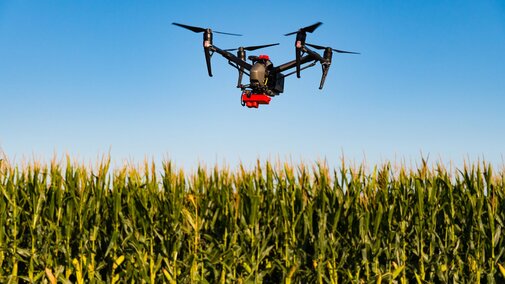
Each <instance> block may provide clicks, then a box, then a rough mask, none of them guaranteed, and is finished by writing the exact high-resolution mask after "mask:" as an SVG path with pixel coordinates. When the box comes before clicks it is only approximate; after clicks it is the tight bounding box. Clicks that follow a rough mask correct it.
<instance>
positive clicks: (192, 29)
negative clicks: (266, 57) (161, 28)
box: [172, 23, 242, 36]
mask: <svg viewBox="0 0 505 284" xmlns="http://www.w3.org/2000/svg"><path fill="white" fill-rule="evenodd" d="M172 25H176V26H178V27H181V28H184V29H187V30H190V31H192V32H195V33H203V32H205V31H206V30H207V29H204V28H200V27H193V26H188V25H184V24H179V23H172ZM213 32H214V33H217V34H223V35H232V36H242V35H240V34H232V33H225V32H220V31H213Z"/></svg>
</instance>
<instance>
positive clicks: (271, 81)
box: [173, 22, 358, 108]
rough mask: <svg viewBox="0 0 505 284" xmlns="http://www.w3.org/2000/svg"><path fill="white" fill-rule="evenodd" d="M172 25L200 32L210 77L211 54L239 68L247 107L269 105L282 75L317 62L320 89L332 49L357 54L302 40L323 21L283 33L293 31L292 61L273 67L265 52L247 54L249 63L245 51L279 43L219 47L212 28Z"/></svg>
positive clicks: (279, 90)
mask: <svg viewBox="0 0 505 284" xmlns="http://www.w3.org/2000/svg"><path fill="white" fill-rule="evenodd" d="M173 24H174V25H176V26H179V27H182V28H185V29H188V30H190V31H193V32H196V33H200V32H203V49H204V53H205V61H206V63H207V72H208V73H209V76H211V77H212V67H211V57H212V55H213V54H214V53H218V54H220V55H221V56H223V57H224V58H226V59H228V63H229V64H230V65H231V66H233V67H234V68H236V69H237V70H238V72H239V74H238V82H237V88H240V89H241V90H242V97H241V102H242V105H243V106H247V107H249V108H258V106H259V105H260V104H269V103H270V100H271V97H274V96H277V95H279V94H281V93H282V92H284V78H285V77H287V76H289V75H292V74H295V73H296V76H297V77H298V78H300V72H301V70H304V69H306V68H309V67H312V66H314V65H316V64H317V62H319V63H320V64H321V67H322V76H321V82H320V85H319V89H322V88H323V85H324V81H325V79H326V75H327V74H328V70H329V68H330V65H331V59H332V53H333V51H335V52H338V53H352V54H358V53H356V52H350V51H343V50H338V49H333V48H331V47H322V46H319V45H314V44H309V43H305V39H306V37H307V32H309V33H312V32H313V31H314V30H315V29H316V28H317V27H319V26H320V25H321V24H322V23H321V22H318V23H315V24H313V25H310V26H308V27H304V28H301V29H299V30H298V31H296V32H292V33H288V34H285V35H286V36H289V35H293V34H296V41H295V60H292V61H289V62H287V63H284V64H281V65H279V66H274V65H273V63H272V61H270V58H269V56H268V55H260V56H249V57H248V59H249V60H250V61H251V63H248V62H247V61H246V51H253V50H256V49H260V48H264V47H269V46H274V45H278V43H275V44H267V45H258V46H248V47H239V48H235V49H225V50H222V49H220V48H218V47H217V46H215V45H214V44H213V31H212V30H211V29H209V28H207V29H205V28H200V27H193V26H188V25H183V24H178V23H173ZM214 33H219V34H226V35H234V36H240V35H239V34H231V33H224V32H218V31H214ZM307 46H310V47H313V48H315V49H321V50H324V53H323V56H321V55H320V54H319V53H317V52H315V51H313V50H311V49H309V48H308V47H307ZM234 50H237V55H236V56H235V55H234V54H232V53H230V51H234ZM305 64H306V65H305ZM293 68H295V69H296V70H295V71H292V72H290V73H288V74H283V72H286V71H289V70H290V69H293ZM244 74H246V75H248V76H249V84H247V85H243V84H242V77H243V75H244Z"/></svg>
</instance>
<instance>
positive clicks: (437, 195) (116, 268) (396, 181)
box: [0, 159, 505, 283]
mask: <svg viewBox="0 0 505 284" xmlns="http://www.w3.org/2000/svg"><path fill="white" fill-rule="evenodd" d="M109 164H110V161H109V160H107V159H106V160H104V161H102V162H101V164H100V165H99V166H98V169H96V170H91V169H88V168H86V167H84V166H82V165H78V164H75V163H72V162H71V161H70V160H69V159H67V162H66V164H65V165H61V164H58V163H56V162H52V163H50V165H40V164H39V163H36V162H33V163H30V164H29V165H27V166H25V167H23V168H19V166H11V165H9V164H8V163H7V162H6V160H5V159H4V160H0V192H1V194H0V282H2V283H6V282H7V283H9V282H10V283H18V282H31V283H33V282H37V283H40V282H43V283H57V282H58V283H102V282H107V283H116V282H121V283H123V282H132V283H143V282H145V283H339V282H340V283H407V282H413V283H432V282H443V283H447V282H452V283H461V282H469V283H479V282H480V281H482V282H484V283H494V282H502V281H504V280H505V269H504V268H503V267H504V266H503V265H505V256H504V255H503V253H504V250H505V243H504V238H503V237H502V228H503V226H504V224H503V221H504V220H505V200H504V199H505V187H504V184H505V174H504V172H499V173H493V170H492V167H491V166H490V165H487V164H485V163H483V164H476V165H472V166H467V167H464V168H463V169H460V170H456V171H447V170H446V169H445V168H444V167H443V166H441V165H434V166H433V167H431V168H430V167H429V166H428V165H427V163H426V162H425V161H424V160H423V161H422V163H421V165H420V166H419V168H418V169H407V168H405V167H399V168H393V167H392V166H391V165H390V164H385V165H383V166H381V167H376V168H375V169H374V170H372V171H371V172H370V173H367V172H366V171H365V169H364V168H363V167H357V168H356V167H349V166H346V165H345V164H342V166H341V168H340V169H338V170H334V171H331V170H330V169H329V168H328V166H327V165H326V164H324V163H317V164H315V165H314V166H313V167H308V166H305V165H303V164H302V165H297V166H292V165H289V164H284V165H280V164H277V165H272V164H271V163H269V162H266V163H264V164H261V163H260V162H259V161H258V164H257V165H256V167H254V168H253V169H251V170H246V169H245V168H244V167H242V166H240V167H239V168H238V169H237V170H236V171H234V172H232V171H230V170H229V169H226V168H223V169H219V168H214V169H212V170H209V169H205V168H199V169H197V170H196V171H195V172H194V173H189V174H187V173H184V172H183V171H182V170H179V169H176V168H175V167H174V166H173V164H172V163H171V162H166V163H164V164H163V165H162V168H161V170H160V169H156V167H155V165H154V164H148V163H145V164H144V165H142V166H136V167H123V168H121V169H118V170H111V169H109Z"/></svg>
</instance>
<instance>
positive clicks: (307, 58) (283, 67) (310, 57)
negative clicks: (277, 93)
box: [273, 53, 318, 73]
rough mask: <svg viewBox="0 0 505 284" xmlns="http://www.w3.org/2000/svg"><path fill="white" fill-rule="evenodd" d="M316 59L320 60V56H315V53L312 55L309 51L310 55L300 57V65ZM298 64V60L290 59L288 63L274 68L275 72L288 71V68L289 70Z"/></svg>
mask: <svg viewBox="0 0 505 284" xmlns="http://www.w3.org/2000/svg"><path fill="white" fill-rule="evenodd" d="M314 60H318V58H315V57H314V56H313V55H311V54H310V53H309V54H308V55H306V56H303V57H302V58H300V65H302V64H305V63H308V62H310V61H314ZM296 66H297V62H296V60H293V61H289V62H287V63H284V64H282V65H279V66H277V67H275V68H274V70H273V72H275V73H281V72H284V71H287V70H289V69H291V68H295V67H296Z"/></svg>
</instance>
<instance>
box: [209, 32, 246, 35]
mask: <svg viewBox="0 0 505 284" xmlns="http://www.w3.org/2000/svg"><path fill="white" fill-rule="evenodd" d="M213 32H215V33H216V34H222V35H231V36H242V35H241V34H232V33H224V32H218V31H213Z"/></svg>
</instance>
